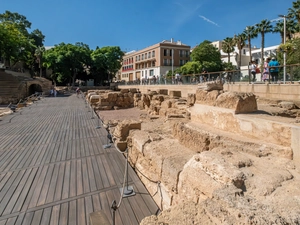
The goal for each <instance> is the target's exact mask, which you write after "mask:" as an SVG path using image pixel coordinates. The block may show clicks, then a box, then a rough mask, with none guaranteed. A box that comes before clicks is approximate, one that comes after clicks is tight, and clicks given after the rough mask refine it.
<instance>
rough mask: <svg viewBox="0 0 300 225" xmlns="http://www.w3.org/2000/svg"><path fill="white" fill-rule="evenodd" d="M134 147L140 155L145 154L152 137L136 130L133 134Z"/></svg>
mask: <svg viewBox="0 0 300 225" xmlns="http://www.w3.org/2000/svg"><path fill="white" fill-rule="evenodd" d="M131 136H132V138H131V140H132V146H134V147H135V148H136V149H137V150H138V151H139V152H140V153H143V150H144V146H145V144H147V143H150V142H151V140H150V137H149V134H148V132H146V131H142V130H135V131H134V132H132V135H131Z"/></svg>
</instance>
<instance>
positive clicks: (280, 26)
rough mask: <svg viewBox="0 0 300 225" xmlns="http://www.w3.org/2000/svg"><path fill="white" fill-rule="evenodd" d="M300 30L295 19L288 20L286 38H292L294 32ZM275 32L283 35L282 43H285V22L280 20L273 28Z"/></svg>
mask: <svg viewBox="0 0 300 225" xmlns="http://www.w3.org/2000/svg"><path fill="white" fill-rule="evenodd" d="M297 31H298V26H297V23H296V22H295V21H294V20H287V21H286V38H287V39H289V40H291V39H292V37H293V34H295V33H296V32H297ZM273 33H279V34H280V37H281V43H284V22H283V21H278V22H277V23H276V26H275V27H274V28H273Z"/></svg>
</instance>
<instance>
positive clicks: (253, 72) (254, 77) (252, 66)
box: [251, 60, 257, 84]
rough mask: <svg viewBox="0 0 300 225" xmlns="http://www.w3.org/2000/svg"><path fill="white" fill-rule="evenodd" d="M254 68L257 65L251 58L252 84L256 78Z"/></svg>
mask: <svg viewBox="0 0 300 225" xmlns="http://www.w3.org/2000/svg"><path fill="white" fill-rule="evenodd" d="M256 68H257V65H256V63H255V61H254V60H252V62H251V75H252V84H253V83H254V82H255V80H256Z"/></svg>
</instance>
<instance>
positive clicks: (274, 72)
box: [269, 57, 279, 83]
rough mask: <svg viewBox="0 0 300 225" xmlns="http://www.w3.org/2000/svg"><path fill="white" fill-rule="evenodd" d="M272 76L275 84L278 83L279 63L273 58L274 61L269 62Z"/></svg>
mask: <svg viewBox="0 0 300 225" xmlns="http://www.w3.org/2000/svg"><path fill="white" fill-rule="evenodd" d="M269 68H270V74H271V77H272V80H273V82H274V83H275V82H277V81H278V72H279V62H278V61H277V60H276V58H275V57H272V60H271V61H270V62H269Z"/></svg>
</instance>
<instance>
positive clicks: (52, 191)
mask: <svg viewBox="0 0 300 225" xmlns="http://www.w3.org/2000/svg"><path fill="white" fill-rule="evenodd" d="M58 175H59V164H54V170H53V174H52V177H51V181H50V185H49V190H48V194H47V198H46V203H49V202H52V201H53V199H54V194H55V186H56V181H57V179H58Z"/></svg>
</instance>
